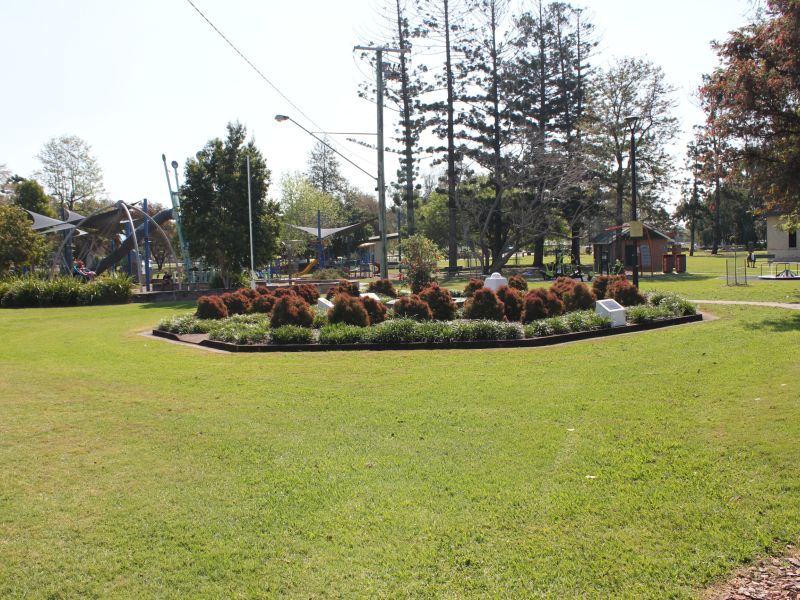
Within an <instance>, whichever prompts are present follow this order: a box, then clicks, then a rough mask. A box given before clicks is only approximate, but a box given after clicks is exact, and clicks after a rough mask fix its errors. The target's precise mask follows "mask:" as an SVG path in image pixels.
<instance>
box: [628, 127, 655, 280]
mask: <svg viewBox="0 0 800 600" xmlns="http://www.w3.org/2000/svg"><path fill="white" fill-rule="evenodd" d="M638 123H639V116H638V115H630V116H628V117H625V124H626V125H627V126H628V128H629V129H630V130H631V221H632V222H634V221H638V220H639V216H638V211H637V210H636V208H637V207H636V125H637V124H638ZM628 231H629V234H628V235H630V234H631V233H633V229H632V228H630V227H629V228H628ZM630 237H631V239H635V241H634V243H633V247H634V249H635V252H634V254H633V285H635V286H636V287H637V288H638V287H639V238H634V237H633V236H632V235H630ZM651 260H652V257H651Z"/></svg>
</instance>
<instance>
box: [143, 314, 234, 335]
mask: <svg viewBox="0 0 800 600" xmlns="http://www.w3.org/2000/svg"><path fill="white" fill-rule="evenodd" d="M218 325H219V322H218V321H214V320H209V319H198V318H197V317H196V316H194V315H180V316H175V317H168V318H166V319H161V321H159V323H158V325H157V326H156V329H160V330H161V331H168V332H170V333H177V334H180V335H185V334H188V333H209V332H210V331H211V330H212V329H214V328H215V327H217V326H218Z"/></svg>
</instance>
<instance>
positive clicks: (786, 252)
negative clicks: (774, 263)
mask: <svg viewBox="0 0 800 600" xmlns="http://www.w3.org/2000/svg"><path fill="white" fill-rule="evenodd" d="M780 225H781V215H780V213H769V214H767V252H769V253H770V254H774V255H775V260H791V261H800V250H798V248H797V231H796V230H794V231H786V230H785V229H782V228H781V226H780Z"/></svg>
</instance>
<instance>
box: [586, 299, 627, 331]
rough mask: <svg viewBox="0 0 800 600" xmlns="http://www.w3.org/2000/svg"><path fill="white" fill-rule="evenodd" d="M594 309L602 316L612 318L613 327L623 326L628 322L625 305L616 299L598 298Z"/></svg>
mask: <svg viewBox="0 0 800 600" xmlns="http://www.w3.org/2000/svg"><path fill="white" fill-rule="evenodd" d="M594 311H595V312H596V313H597V314H598V315H600V316H602V317H608V318H609V319H611V326H612V327H623V326H624V325H625V324H626V320H625V307H624V306H622V305H621V304H620V303H619V302H617V301H616V300H610V299H608V300H598V301H597V302H595V305H594Z"/></svg>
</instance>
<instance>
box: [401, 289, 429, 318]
mask: <svg viewBox="0 0 800 600" xmlns="http://www.w3.org/2000/svg"><path fill="white" fill-rule="evenodd" d="M394 314H396V315H397V316H398V317H409V318H411V319H417V320H418V321H430V320H431V319H433V313H432V312H431V307H430V306H428V303H427V302H425V301H424V300H423V299H422V298H420V297H419V296H417V295H416V294H411V295H410V296H403V297H402V298H400V299H399V300H398V301H397V302H395V303H394Z"/></svg>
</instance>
